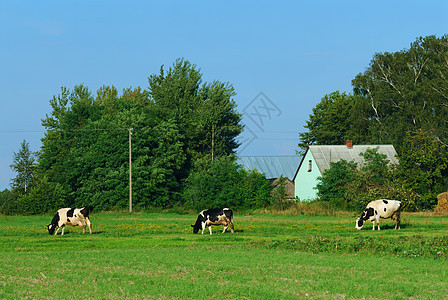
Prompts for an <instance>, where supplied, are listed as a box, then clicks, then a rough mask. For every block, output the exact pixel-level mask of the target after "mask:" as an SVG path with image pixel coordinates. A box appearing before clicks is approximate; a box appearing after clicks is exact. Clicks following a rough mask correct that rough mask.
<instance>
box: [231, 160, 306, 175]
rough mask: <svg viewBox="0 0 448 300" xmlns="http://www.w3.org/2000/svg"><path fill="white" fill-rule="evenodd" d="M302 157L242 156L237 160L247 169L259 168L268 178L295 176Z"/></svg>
mask: <svg viewBox="0 0 448 300" xmlns="http://www.w3.org/2000/svg"><path fill="white" fill-rule="evenodd" d="M301 160H302V157H300V156H240V157H238V158H237V160H236V162H237V163H238V164H240V165H242V166H243V168H244V169H245V170H248V171H249V170H257V171H258V172H260V173H264V174H265V175H266V178H267V179H272V178H279V177H280V176H283V177H286V178H288V179H290V180H292V178H293V177H294V174H295V172H296V170H297V167H298V166H299V164H300V161H301Z"/></svg>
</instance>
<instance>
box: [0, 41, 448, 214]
mask: <svg viewBox="0 0 448 300" xmlns="http://www.w3.org/2000/svg"><path fill="white" fill-rule="evenodd" d="M148 85H149V86H148V88H147V89H142V88H140V87H138V88H134V89H132V88H128V89H124V90H123V92H122V93H121V94H119V93H118V91H117V89H116V88H115V87H113V86H103V87H101V88H100V89H99V90H98V91H96V94H95V95H93V94H92V92H91V91H90V90H89V89H88V88H87V87H86V86H84V85H78V86H75V87H74V88H73V89H72V90H70V89H68V88H65V87H63V88H61V92H60V94H58V95H57V96H54V97H53V98H52V99H51V100H50V105H51V108H52V111H51V113H50V115H47V116H46V117H45V118H44V119H42V125H43V126H44V128H45V129H46V132H45V136H44V138H43V139H42V147H41V149H40V150H39V151H38V153H36V154H35V155H34V154H32V153H30V151H29V147H28V145H27V143H26V142H25V141H24V143H23V144H22V145H21V149H20V151H19V152H18V153H15V155H14V162H13V165H12V167H13V169H14V170H15V171H16V172H17V174H18V176H17V177H16V178H14V179H13V180H12V182H11V183H12V184H11V187H12V188H11V190H5V191H3V192H1V194H0V196H1V197H0V201H1V202H0V205H1V210H2V212H6V213H41V212H43V211H48V210H52V209H55V208H58V207H62V206H83V205H86V204H89V205H93V206H95V207H96V208H98V209H100V210H109V209H124V208H126V207H127V205H128V191H129V183H128V178H129V163H128V160H129V150H128V149H129V141H130V139H131V140H132V177H133V184H132V186H133V201H134V204H135V208H136V209H140V208H141V209H145V208H152V207H159V208H167V207H175V206H183V207H188V208H194V209H202V208H204V206H207V207H211V206H217V207H218V206H232V207H242V208H257V207H266V206H268V205H271V204H275V203H276V201H277V200H275V199H274V198H275V197H272V193H271V192H272V191H271V187H270V185H269V184H267V181H266V180H265V178H264V176H263V175H262V174H258V173H256V172H247V171H245V170H243V169H242V168H241V167H240V166H238V165H237V164H236V163H235V156H234V153H235V151H236V149H237V148H238V146H239V144H238V141H237V139H236V138H237V136H238V135H239V134H240V133H241V132H242V130H243V126H242V125H241V117H242V116H241V114H239V113H238V112H237V110H236V104H235V102H234V101H233V97H234V96H235V91H234V89H233V87H232V85H231V84H229V83H223V82H220V81H213V82H211V83H208V82H203V79H202V73H201V71H200V69H198V68H197V67H196V66H195V65H192V64H191V63H190V62H188V61H186V60H184V59H178V60H177V61H176V62H175V63H174V64H173V65H172V66H171V67H169V68H168V69H165V68H164V66H162V67H161V68H160V72H159V73H158V74H153V75H151V76H149V78H148ZM352 86H353V91H352V93H345V92H344V93H341V92H339V91H335V92H333V93H330V94H328V95H325V96H324V97H323V98H322V99H321V101H320V102H319V103H318V104H317V105H316V106H315V107H314V108H313V110H312V113H311V114H310V116H309V119H308V120H307V121H306V125H305V126H304V127H305V130H304V131H302V132H300V133H299V143H298V147H299V149H300V150H301V151H302V153H303V151H304V150H305V149H306V147H307V146H308V145H312V144H320V145H342V144H344V143H345V141H346V140H352V141H353V142H354V143H355V144H370V145H372V144H392V145H394V147H395V149H396V150H397V152H398V156H399V165H398V166H395V167H392V168H391V167H390V166H389V165H388V162H387V161H386V160H385V158H384V157H382V156H381V155H380V154H378V153H376V152H375V151H373V152H372V153H370V152H367V153H364V154H363V155H365V160H366V165H365V166H362V167H361V166H356V165H354V164H352V163H350V162H343V161H342V162H338V163H335V164H333V165H332V167H331V168H330V170H329V171H327V173H325V174H324V176H323V177H322V178H321V184H320V185H319V186H318V195H319V199H318V200H319V201H324V202H332V203H333V204H335V205H336V206H338V207H341V208H344V209H356V210H358V209H359V207H361V206H362V205H364V204H365V202H366V201H368V199H372V198H377V197H378V198H380V197H384V198H386V197H389V198H397V199H399V200H402V201H405V202H407V204H408V207H409V208H410V209H413V210H422V209H430V208H432V207H433V206H434V205H435V204H436V196H437V194H438V193H440V192H444V191H446V190H447V186H448V179H447V178H448V176H447V175H448V174H447V173H448V155H447V154H448V153H447V145H448V126H447V125H448V114H447V113H448V36H447V35H445V36H442V37H440V38H438V37H436V36H427V37H419V38H417V39H416V40H415V41H414V42H413V43H411V44H410V47H409V49H404V50H401V51H397V52H394V53H388V52H384V53H376V54H375V55H374V56H373V58H372V60H371V61H370V64H369V66H368V67H367V68H366V70H365V71H364V72H362V73H359V74H358V75H356V76H355V78H354V79H353V80H352ZM277 198H278V197H277ZM277 202H278V201H277ZM281 206H282V207H283V204H282V205H281Z"/></svg>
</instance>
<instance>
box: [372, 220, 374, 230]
mask: <svg viewBox="0 0 448 300" xmlns="http://www.w3.org/2000/svg"><path fill="white" fill-rule="evenodd" d="M372 226H373V227H372V230H375V219H373V220H372Z"/></svg>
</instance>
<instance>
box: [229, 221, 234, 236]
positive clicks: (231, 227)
mask: <svg viewBox="0 0 448 300" xmlns="http://www.w3.org/2000/svg"><path fill="white" fill-rule="evenodd" d="M229 226H230V231H231V232H232V233H233V223H232V221H230V223H229Z"/></svg>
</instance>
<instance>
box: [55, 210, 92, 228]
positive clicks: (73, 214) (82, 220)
mask: <svg viewBox="0 0 448 300" xmlns="http://www.w3.org/2000/svg"><path fill="white" fill-rule="evenodd" d="M65 225H71V226H81V227H82V233H85V232H86V225H87V226H88V227H89V231H90V234H92V224H91V223H90V218H89V208H88V207H83V208H61V209H60V210H58V211H57V212H56V215H55V216H54V218H53V220H52V221H51V223H50V224H48V225H47V228H48V233H49V234H50V235H52V234H53V233H54V235H56V234H58V231H59V229H61V228H62V233H61V235H63V234H64V229H65ZM56 228H57V230H56ZM55 230H56V232H54V231H55Z"/></svg>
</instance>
